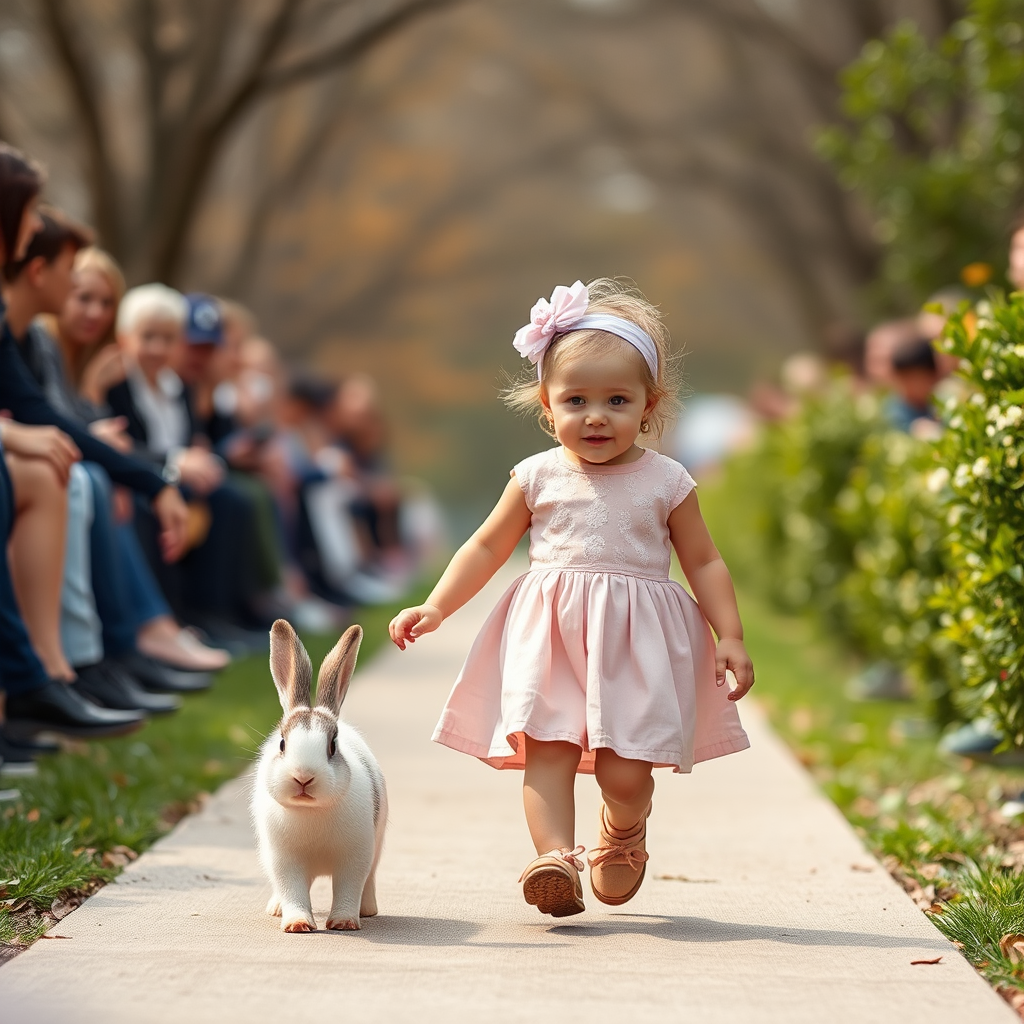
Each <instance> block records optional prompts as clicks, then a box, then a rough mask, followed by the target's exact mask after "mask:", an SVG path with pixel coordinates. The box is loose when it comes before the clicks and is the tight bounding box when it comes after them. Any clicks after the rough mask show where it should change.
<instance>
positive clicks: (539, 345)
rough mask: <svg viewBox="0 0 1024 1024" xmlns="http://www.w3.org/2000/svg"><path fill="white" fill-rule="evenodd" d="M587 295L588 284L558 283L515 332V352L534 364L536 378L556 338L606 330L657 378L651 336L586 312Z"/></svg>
mask: <svg viewBox="0 0 1024 1024" xmlns="http://www.w3.org/2000/svg"><path fill="white" fill-rule="evenodd" d="M589 305H590V296H589V295H588V294H587V286H586V285H585V284H584V283H583V282H582V281H577V282H576V283H575V284H574V285H573V286H572V287H571V288H566V287H565V285H561V284H560V285H557V286H556V288H555V290H554V291H553V292H552V293H551V301H550V302H549V301H548V300H546V299H544V298H540V299H538V300H537V302H536V304H535V305H534V307H533V309H531V310H530V322H529V323H528V324H527V325H526V326H525V327H520V328H519V330H518V331H516V336H515V338H514V339H513V341H512V344H513V345H514V346H515V349H516V351H517V352H518V353H519V354H520V355H521V356H523V357H524V358H526V359H529V360H530V362H531V363H535V364H536V366H537V379H538V380H540V369H541V365H542V363H543V360H544V353H545V352H547V350H548V349H549V348H550V347H551V343H552V342H553V341H554V340H555V338H557V337H559V336H560V335H563V334H568V333H569V332H570V331H586V330H595V331H607V332H608V333H609V334H614V335H615V336H616V337H619V338H622V340H623V341H628V342H629V344H630V345H632V346H633V348H635V349H636V350H637V351H638V352H639V353H640V355H642V356H643V357H644V362H646V363H647V366H648V368H649V369H650V371H651V374H652V375H653V377H654V379H655V380H657V379H658V347H657V346H656V345H655V344H654V340H653V339H652V338H651V336H650V335H649V334H648V333H647V332H646V331H645V330H643V329H642V328H640V327H638V326H637V325H636V324H635V323H633V322H632V321H631V320H626V319H624V318H623V317H621V316H614V315H612V314H611V313H591V314H589V315H588V314H587V307H588V306H589Z"/></svg>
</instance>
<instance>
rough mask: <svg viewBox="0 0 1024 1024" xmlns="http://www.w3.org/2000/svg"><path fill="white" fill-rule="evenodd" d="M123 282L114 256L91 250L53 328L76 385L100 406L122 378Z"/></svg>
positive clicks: (79, 260) (80, 259)
mask: <svg viewBox="0 0 1024 1024" xmlns="http://www.w3.org/2000/svg"><path fill="white" fill-rule="evenodd" d="M124 293H125V281H124V274H122V273H121V268H120V267H119V266H118V265H117V263H116V261H115V260H114V258H113V257H112V256H111V255H110V254H109V253H106V252H104V251H103V250H102V249H97V248H96V247H95V246H90V247H89V248H88V249H82V250H81V252H79V253H78V255H77V257H76V258H75V273H74V288H73V289H72V291H71V295H70V296H69V297H68V301H67V302H66V303H65V304H64V309H63V310H62V311H61V314H60V316H59V317H58V318H57V322H56V324H55V332H54V334H55V337H56V339H57V344H58V346H59V347H60V351H61V355H62V356H63V358H64V369H65V372H66V373H67V376H68V380H69V381H70V382H71V385H72V387H73V388H74V389H75V390H76V391H78V392H79V393H81V395H82V396H83V397H84V398H86V399H88V400H89V401H90V402H93V403H94V404H97V405H98V404H99V403H100V401H101V400H102V398H103V396H104V395H105V394H106V393H107V391H108V390H109V389H110V387H111V386H112V385H114V384H116V383H117V382H118V381H119V380H120V379H121V378H122V377H123V376H124V370H123V368H122V366H121V360H120V356H119V355H118V352H117V348H116V346H113V345H111V344H110V343H111V342H112V341H113V340H114V322H115V320H116V318H117V308H118V306H119V305H120V304H121V299H122V298H124Z"/></svg>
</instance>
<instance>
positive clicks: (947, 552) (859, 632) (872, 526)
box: [723, 294, 1024, 746]
mask: <svg viewBox="0 0 1024 1024" xmlns="http://www.w3.org/2000/svg"><path fill="white" fill-rule="evenodd" d="M978 314H979V315H977V316H976V315H975V313H974V312H973V311H970V312H967V311H965V312H964V313H962V314H961V315H959V316H956V317H954V318H952V320H951V322H950V325H949V327H948V329H947V337H946V339H945V340H944V341H943V342H942V343H941V344H942V345H943V346H944V347H945V348H946V349H947V350H948V351H949V352H951V353H953V354H954V355H957V356H959V357H960V359H961V371H960V372H961V376H962V378H963V381H964V383H965V388H964V391H965V397H964V398H963V399H962V400H960V401H956V400H950V401H949V402H948V403H947V405H946V407H945V411H944V417H945V419H946V426H945V430H944V432H943V435H942V438H941V439H940V440H939V441H938V442H929V441H921V440H916V439H914V438H912V437H910V436H909V435H907V434H904V433H900V432H896V431H893V430H891V429H889V428H888V426H887V423H886V420H885V417H884V415H883V407H882V403H881V400H880V398H879V397H878V396H876V395H872V394H858V393H857V391H856V388H855V386H854V384H853V382H852V381H851V380H850V379H849V378H845V377H838V378H835V379H833V380H832V381H830V382H829V383H828V385H827V386H826V388H825V389H824V391H823V393H821V394H819V395H816V396H814V397H811V398H808V399H807V400H806V401H805V402H804V403H803V404H802V406H801V408H800V410H799V412H798V413H797V414H796V415H795V416H793V417H791V418H790V419H788V420H785V421H782V422H779V423H774V424H770V425H768V426H767V427H766V428H765V430H764V432H763V435H762V437H761V440H760V442H759V444H758V446H757V447H756V449H755V450H753V451H750V452H747V453H744V454H742V455H740V456H737V457H736V458H734V459H733V460H732V461H731V462H730V463H729V464H728V466H727V467H726V474H727V478H726V483H725V487H726V489H727V491H728V493H729V494H730V495H731V498H732V504H733V505H734V507H735V508H736V509H737V510H738V511H737V513H736V514H735V515H733V516H731V517H729V518H727V519H726V520H725V523H724V525H725V529H726V536H725V537H724V538H723V549H724V550H725V552H726V554H727V557H728V558H729V560H730V563H733V562H735V564H736V569H737V571H738V573H739V574H740V575H741V576H742V577H744V578H745V580H746V581H747V582H748V584H753V585H755V586H757V587H758V588H759V589H760V590H761V591H762V592H764V593H765V594H767V595H768V596H770V597H771V598H772V600H773V601H774V602H775V603H776V604H778V605H780V606H781V607H782V608H784V609H786V610H788V611H797V612H807V613H809V614H812V615H813V616H814V617H816V618H817V619H818V620H819V621H820V622H821V623H822V625H823V626H824V627H825V628H826V629H827V630H828V631H829V632H831V633H833V634H834V635H837V636H839V637H840V638H841V639H842V641H843V642H844V643H845V644H846V645H847V646H848V647H849V648H850V649H852V650H853V651H855V652H856V653H858V654H859V655H861V656H862V657H864V658H866V659H878V658H885V659H888V660H891V661H893V662H895V663H897V664H899V665H901V666H903V667H904V668H906V669H907V670H908V671H910V672H911V673H912V674H913V675H914V676H916V677H917V678H918V679H919V680H920V682H921V684H922V686H923V688H924V691H925V693H926V694H927V696H928V697H929V698H930V699H931V700H932V701H933V703H934V707H935V710H936V714H937V716H938V717H939V719H940V721H942V722H943V723H945V722H946V721H948V720H950V719H951V718H954V717H963V718H966V717H970V716H973V715H977V714H981V713H984V714H989V715H991V716H993V717H994V718H995V719H996V720H997V721H998V723H999V724H1000V726H1001V728H1002V729H1003V731H1004V733H1005V735H1006V736H1007V737H1008V738H1009V740H1010V741H1011V742H1012V743H1013V744H1014V745H1017V746H1024V654H1022V649H1021V628H1020V626H1021V620H1022V619H1024V295H1019V294H1015V295H1013V296H1011V298H1010V300H1009V301H1004V300H1002V299H1000V298H998V297H997V298H994V299H993V300H992V301H989V302H986V303H983V304H982V305H981V306H980V307H979V310H978Z"/></svg>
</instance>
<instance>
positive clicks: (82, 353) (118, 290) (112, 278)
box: [51, 245, 125, 388]
mask: <svg viewBox="0 0 1024 1024" xmlns="http://www.w3.org/2000/svg"><path fill="white" fill-rule="evenodd" d="M86 270H93V271H95V272H96V273H97V274H99V275H100V276H101V277H103V278H105V279H106V282H107V284H108V285H109V286H110V290H111V292H113V295H114V316H113V317H112V318H111V321H110V330H109V331H108V332H107V335H106V337H104V338H100V340H99V341H97V342H96V343H95V344H93V345H88V346H86V347H84V348H83V347H82V346H81V345H76V344H75V343H74V342H72V341H70V340H68V339H67V338H64V337H62V336H61V333H60V327H59V320H58V318H56V317H54V318H53V323H52V330H51V333H52V334H53V335H54V337H55V338H56V339H57V344H58V345H59V346H60V350H61V354H62V355H63V356H64V367H65V369H66V370H67V374H68V377H69V378H70V380H71V382H72V383H73V384H74V386H75V388H78V387H80V386H81V384H82V377H83V376H84V374H85V368H86V367H87V366H88V365H89V363H90V361H91V360H92V358H93V356H95V355H96V353H97V352H99V350H100V349H101V348H105V347H106V346H107V345H109V344H110V342H112V341H113V340H114V325H115V323H116V322H117V312H118V308H119V307H120V305H121V299H123V298H124V293H125V282H124V274H123V273H122V272H121V268H120V267H119V266H118V265H117V261H116V260H115V259H114V257H113V256H111V255H110V253H108V252H104V251H103V250H102V249H97V248H96V246H94V245H90V246H89V247H88V248H85V249H79V250H78V254H77V255H76V256H75V273H76V274H78V273H81V272H82V271H86Z"/></svg>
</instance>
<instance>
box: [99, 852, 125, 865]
mask: <svg viewBox="0 0 1024 1024" xmlns="http://www.w3.org/2000/svg"><path fill="white" fill-rule="evenodd" d="M128 863H129V858H128V857H127V856H126V855H125V854H123V853H118V852H115V851H114V850H107V852H106V853H105V854H103V858H102V864H103V866H104V867H105V868H126V867H128Z"/></svg>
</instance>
